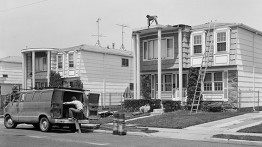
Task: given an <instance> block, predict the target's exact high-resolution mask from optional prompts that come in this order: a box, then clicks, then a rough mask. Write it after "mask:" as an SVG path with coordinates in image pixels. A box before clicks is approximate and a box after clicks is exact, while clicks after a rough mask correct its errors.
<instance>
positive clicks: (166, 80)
mask: <svg viewBox="0 0 262 147" xmlns="http://www.w3.org/2000/svg"><path fill="white" fill-rule="evenodd" d="M155 77H156V91H158V75H155ZM161 91H172V75H171V74H163V75H162V76H161Z"/></svg>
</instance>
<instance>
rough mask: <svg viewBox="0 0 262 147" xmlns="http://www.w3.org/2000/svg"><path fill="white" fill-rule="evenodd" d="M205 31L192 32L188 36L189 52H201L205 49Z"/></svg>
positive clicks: (192, 53)
mask: <svg viewBox="0 0 262 147" xmlns="http://www.w3.org/2000/svg"><path fill="white" fill-rule="evenodd" d="M205 35H206V33H205V31H197V32H192V33H191V36H190V42H191V43H190V52H191V55H194V54H196V55H198V54H202V53H203V52H204V50H205V39H206V37H205Z"/></svg>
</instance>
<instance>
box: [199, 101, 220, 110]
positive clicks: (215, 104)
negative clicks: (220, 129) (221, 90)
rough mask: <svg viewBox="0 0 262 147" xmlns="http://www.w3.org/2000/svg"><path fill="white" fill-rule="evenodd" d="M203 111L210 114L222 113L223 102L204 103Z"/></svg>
mask: <svg viewBox="0 0 262 147" xmlns="http://www.w3.org/2000/svg"><path fill="white" fill-rule="evenodd" d="M202 110H203V111H208V112H222V111H224V107H223V103H222V102H210V101H206V102H203V103H202Z"/></svg>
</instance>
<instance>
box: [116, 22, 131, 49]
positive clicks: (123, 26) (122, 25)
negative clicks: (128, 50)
mask: <svg viewBox="0 0 262 147" xmlns="http://www.w3.org/2000/svg"><path fill="white" fill-rule="evenodd" d="M116 25H118V26H121V27H122V45H121V47H120V49H122V50H125V46H124V33H125V32H124V28H125V27H128V26H127V25H124V24H116ZM128 28H129V27H128Z"/></svg>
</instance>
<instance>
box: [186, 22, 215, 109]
mask: <svg viewBox="0 0 262 147" xmlns="http://www.w3.org/2000/svg"><path fill="white" fill-rule="evenodd" d="M211 25H212V21H211V22H209V27H208V31H207V34H206V36H207V37H206V40H205V53H204V54H203V57H202V62H201V66H200V69H199V75H198V78H197V82H196V89H195V92H194V97H193V101H192V104H191V111H190V113H193V112H195V113H197V111H198V108H199V105H200V101H201V97H202V93H203V90H201V84H204V80H205V76H206V71H207V67H208V66H210V65H209V63H210V62H211V63H212V62H213V55H212V54H213V52H214V45H213V43H214V42H213V40H212V38H213V34H212V33H211ZM213 25H214V28H213V32H214V30H215V23H214V24H213Z"/></svg>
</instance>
